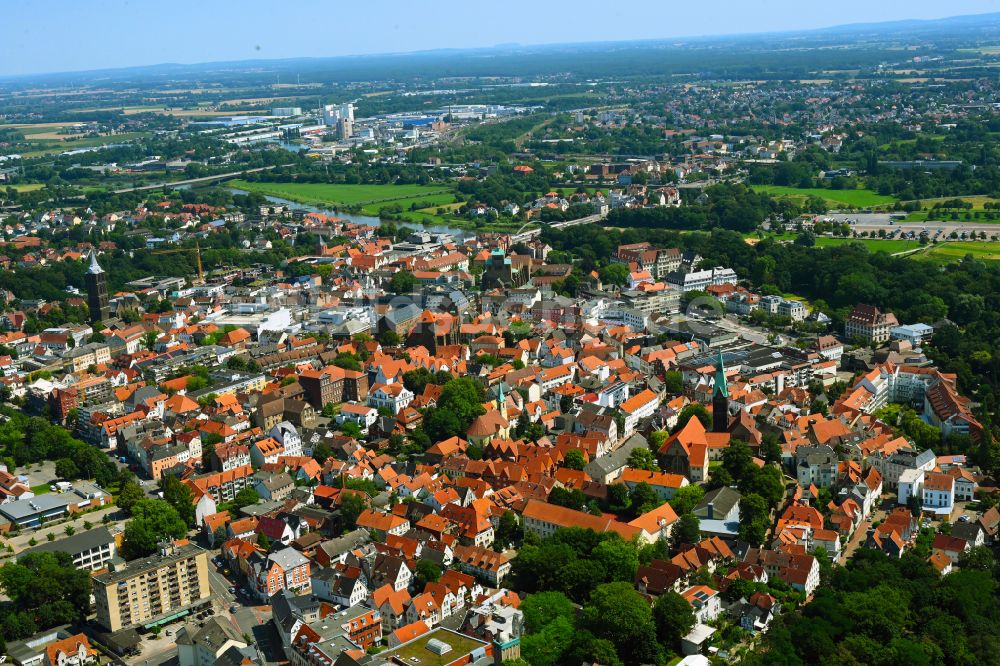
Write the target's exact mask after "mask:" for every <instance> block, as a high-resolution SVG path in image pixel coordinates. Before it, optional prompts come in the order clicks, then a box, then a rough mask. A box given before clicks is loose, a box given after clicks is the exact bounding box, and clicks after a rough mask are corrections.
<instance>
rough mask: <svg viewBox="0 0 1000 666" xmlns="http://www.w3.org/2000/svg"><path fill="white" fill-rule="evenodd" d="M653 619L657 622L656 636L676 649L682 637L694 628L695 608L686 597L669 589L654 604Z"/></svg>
mask: <svg viewBox="0 0 1000 666" xmlns="http://www.w3.org/2000/svg"><path fill="white" fill-rule="evenodd" d="M653 621H654V622H655V623H656V637H657V638H658V639H659V640H660V642H661V643H664V644H666V645H669V646H671V649H673V650H675V651H676V650H677V649H678V648H679V647H680V643H681V639H682V638H683V637H685V636H687V635H688V633H690V632H691V630H692V629H694V625H695V617H694V610H692V608H691V604H689V603H688V602H687V600H686V599H685V598H684V597H682V596H681V595H679V594H677V593H676V592H674V591H673V590H668V591H667V592H665V593H663V594H661V595H660V596H659V597H657V598H656V603H654V604H653Z"/></svg>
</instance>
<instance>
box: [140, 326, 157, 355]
mask: <svg viewBox="0 0 1000 666" xmlns="http://www.w3.org/2000/svg"><path fill="white" fill-rule="evenodd" d="M159 339H160V332H159V331H157V330H149V331H146V332H145V333H144V334H143V336H142V345H143V346H144V347H145V348H146V349H147V350H148V351H153V349H154V348H155V347H156V341H157V340H159Z"/></svg>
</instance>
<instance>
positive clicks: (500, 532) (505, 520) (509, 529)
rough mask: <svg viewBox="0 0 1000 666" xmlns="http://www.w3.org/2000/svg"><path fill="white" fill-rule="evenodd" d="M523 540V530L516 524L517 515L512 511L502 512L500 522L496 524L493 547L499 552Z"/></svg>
mask: <svg viewBox="0 0 1000 666" xmlns="http://www.w3.org/2000/svg"><path fill="white" fill-rule="evenodd" d="M523 538H524V530H523V529H522V528H521V523H520V522H518V519H517V515H516V514H515V513H514V512H513V511H504V512H503V513H502V514H501V515H500V521H499V522H498V524H497V529H496V533H495V534H494V539H493V547H494V548H496V549H498V550H501V549H503V548H507V547H509V546H511V545H512V544H515V543H517V542H519V541H520V540H521V539H523Z"/></svg>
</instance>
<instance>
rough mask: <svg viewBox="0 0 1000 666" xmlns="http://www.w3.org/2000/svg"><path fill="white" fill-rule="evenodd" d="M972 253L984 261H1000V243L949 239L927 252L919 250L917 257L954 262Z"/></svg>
mask: <svg viewBox="0 0 1000 666" xmlns="http://www.w3.org/2000/svg"><path fill="white" fill-rule="evenodd" d="M967 254H971V255H972V256H973V257H975V258H976V259H980V260H982V261H1000V243H990V242H986V241H949V242H947V243H938V244H937V245H935V246H934V247H932V248H931V249H930V250H928V251H927V252H926V253H924V252H918V253H916V254H915V255H914V258H915V259H922V260H926V261H933V262H934V263H937V264H952V263H955V262H956V261H961V260H962V259H963V258H965V255H967Z"/></svg>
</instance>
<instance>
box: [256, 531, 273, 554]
mask: <svg viewBox="0 0 1000 666" xmlns="http://www.w3.org/2000/svg"><path fill="white" fill-rule="evenodd" d="M257 545H258V546H260V547H261V548H262V549H264V552H270V551H271V537H269V536H267V535H266V534H264V533H263V532H260V533H258V534H257Z"/></svg>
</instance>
